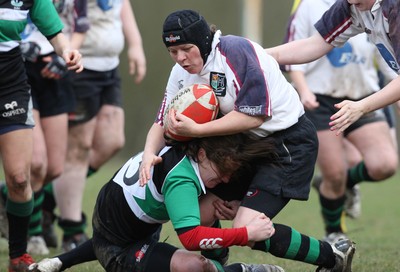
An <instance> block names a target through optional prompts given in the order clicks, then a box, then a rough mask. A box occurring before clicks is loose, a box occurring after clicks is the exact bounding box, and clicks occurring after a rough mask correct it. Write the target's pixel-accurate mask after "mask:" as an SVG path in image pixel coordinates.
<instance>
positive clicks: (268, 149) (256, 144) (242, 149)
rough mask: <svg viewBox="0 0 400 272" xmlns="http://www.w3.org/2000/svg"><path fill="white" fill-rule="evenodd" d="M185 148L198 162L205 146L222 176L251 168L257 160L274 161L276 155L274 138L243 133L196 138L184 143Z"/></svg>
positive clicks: (208, 155) (208, 156)
mask: <svg viewBox="0 0 400 272" xmlns="http://www.w3.org/2000/svg"><path fill="white" fill-rule="evenodd" d="M183 148H184V149H185V152H186V154H187V155H188V156H189V157H191V158H192V159H193V160H194V161H196V162H197V161H198V157H197V154H198V152H199V150H200V148H203V149H204V150H205V152H206V156H207V158H208V159H209V160H210V161H211V162H213V163H214V164H215V166H216V168H217V169H218V171H219V173H220V174H221V176H223V175H232V174H233V173H235V172H237V170H239V169H241V170H243V169H250V168H252V167H253V166H254V164H255V163H256V162H260V161H263V162H268V161H271V162H272V160H273V158H275V157H276V155H275V147H274V144H273V140H272V139H269V138H265V139H262V140H261V139H259V138H258V139H256V138H252V137H250V136H248V135H246V134H243V133H238V134H232V135H224V136H212V137H204V138H196V139H194V140H191V141H189V142H187V143H185V144H183Z"/></svg>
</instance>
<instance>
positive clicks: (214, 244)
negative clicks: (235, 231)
mask: <svg viewBox="0 0 400 272" xmlns="http://www.w3.org/2000/svg"><path fill="white" fill-rule="evenodd" d="M218 242H222V238H210V239H203V240H201V241H200V243H199V247H200V248H201V249H215V248H222V245H219V244H218Z"/></svg>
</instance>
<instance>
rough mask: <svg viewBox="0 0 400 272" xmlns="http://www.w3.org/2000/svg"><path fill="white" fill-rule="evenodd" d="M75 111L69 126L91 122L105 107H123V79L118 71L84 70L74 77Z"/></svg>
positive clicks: (71, 114) (72, 113) (70, 117)
mask: <svg viewBox="0 0 400 272" xmlns="http://www.w3.org/2000/svg"><path fill="white" fill-rule="evenodd" d="M72 82H73V84H72V86H73V89H74V93H75V99H76V103H75V109H74V110H73V111H71V112H70V114H69V124H70V125H75V124H80V123H84V122H87V121H89V120H90V119H92V118H93V117H95V116H96V115H97V113H98V112H99V111H100V108H101V106H103V105H113V106H117V107H122V91H121V78H120V76H119V73H118V70H117V69H113V70H111V71H107V72H97V71H93V70H88V69H84V70H83V71H82V72H81V73H78V74H73V75H72Z"/></svg>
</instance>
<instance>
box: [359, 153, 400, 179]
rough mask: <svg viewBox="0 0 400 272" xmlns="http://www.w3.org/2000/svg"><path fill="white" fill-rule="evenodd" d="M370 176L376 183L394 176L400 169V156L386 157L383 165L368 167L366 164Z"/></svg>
mask: <svg viewBox="0 0 400 272" xmlns="http://www.w3.org/2000/svg"><path fill="white" fill-rule="evenodd" d="M366 168H367V172H368V175H369V176H370V177H371V178H372V179H373V180H376V181H380V180H384V179H387V178H390V177H391V176H393V175H394V174H395V173H396V171H397V168H398V156H397V154H395V155H393V156H385V159H384V160H382V161H381V163H375V164H372V165H368V164H367V162H366Z"/></svg>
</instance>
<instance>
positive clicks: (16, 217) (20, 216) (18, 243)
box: [6, 199, 33, 259]
mask: <svg viewBox="0 0 400 272" xmlns="http://www.w3.org/2000/svg"><path fill="white" fill-rule="evenodd" d="M6 209H7V218H8V228H9V229H8V233H9V240H8V247H9V256H10V259H14V258H17V257H20V256H22V255H23V254H25V253H26V247H27V237H28V224H29V218H30V216H31V213H32V210H33V199H31V200H30V201H28V202H24V203H19V202H14V201H12V200H10V199H7V203H6Z"/></svg>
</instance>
